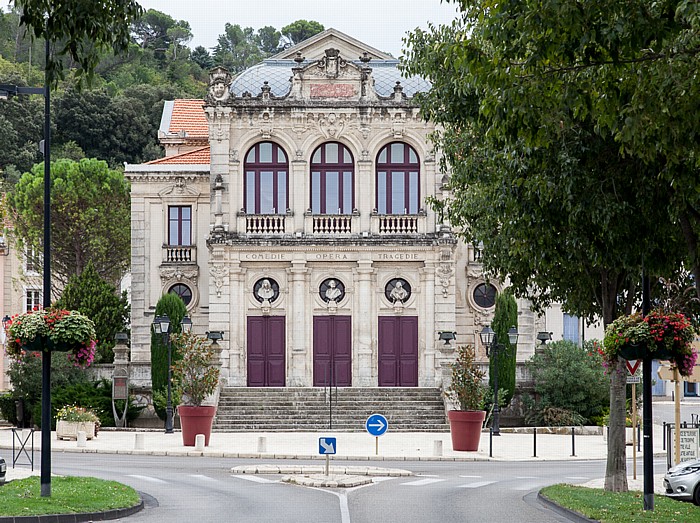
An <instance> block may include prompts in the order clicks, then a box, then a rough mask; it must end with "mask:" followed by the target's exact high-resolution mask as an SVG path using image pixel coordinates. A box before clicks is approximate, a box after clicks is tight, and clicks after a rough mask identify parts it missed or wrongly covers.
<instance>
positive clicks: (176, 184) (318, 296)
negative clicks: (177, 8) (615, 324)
mask: <svg viewBox="0 0 700 523" xmlns="http://www.w3.org/2000/svg"><path fill="white" fill-rule="evenodd" d="M396 66H397V62H396V61H395V60H393V59H391V57H389V56H386V55H383V54H382V53H380V52H379V51H377V50H375V49H372V48H369V47H367V46H364V45H363V44H361V43H360V42H357V41H356V40H354V39H352V38H350V37H347V36H346V35H343V34H342V33H339V32H337V31H334V30H328V31H325V32H324V33H322V34H321V35H317V36H316V37H314V38H312V39H310V40H309V41H307V42H304V43H302V44H300V45H299V46H296V47H294V48H292V49H290V50H288V51H285V53H282V54H281V55H279V56H277V57H273V59H272V60H268V61H266V62H264V63H263V64H261V65H259V66H255V67H253V68H251V69H250V70H248V71H245V72H243V73H241V75H239V76H238V77H236V78H235V79H234V78H232V77H231V75H230V74H229V73H228V72H227V71H226V70H224V69H221V68H217V69H214V70H212V72H211V78H210V88H209V92H208V94H207V97H206V100H205V101H203V102H202V104H201V106H200V104H192V101H187V102H188V106H189V107H190V108H192V107H195V109H194V111H195V112H196V111H199V117H200V118H201V116H202V115H204V117H205V118H206V123H207V127H208V146H209V149H208V153H209V156H208V159H207V160H208V161H206V162H202V161H199V160H194V159H193V158H195V156H194V155H196V154H199V155H200V157H201V154H203V153H205V152H207V151H204V150H200V149H198V147H201V145H202V144H201V137H200V136H191V137H188V131H187V129H186V128H185V129H182V130H180V129H178V128H177V127H174V126H173V124H172V122H173V119H174V118H175V117H176V115H175V112H172V111H176V110H177V108H178V107H180V106H183V105H178V101H175V103H174V104H171V105H169V106H166V109H168V108H169V109H168V110H170V111H171V114H167V115H166V116H167V118H166V117H164V122H165V123H166V125H164V126H162V128H161V132H160V134H159V135H160V137H161V141H162V142H163V143H164V144H165V145H166V146H167V148H168V151H170V152H169V153H168V154H169V156H166V158H164V159H161V160H158V161H155V162H151V163H149V164H144V165H128V166H127V168H126V175H127V176H128V178H129V179H130V181H131V184H132V292H131V296H132V361H133V362H147V361H148V360H149V359H150V352H149V343H150V324H151V322H152V320H153V311H154V309H155V305H156V302H157V301H158V299H159V297H160V296H161V295H162V294H163V293H164V292H169V291H171V290H173V289H174V288H177V289H178V290H179V291H182V290H183V286H184V287H186V289H185V292H186V293H187V292H188V291H187V290H189V294H191V296H189V294H188V300H189V303H188V311H189V314H190V316H191V317H192V321H193V323H194V326H195V327H194V328H195V331H196V332H200V333H202V334H203V333H204V332H205V331H223V332H224V339H223V341H222V342H221V345H222V347H223V351H222V356H221V357H222V375H223V377H224V378H225V380H226V381H227V383H228V384H230V385H237V386H246V385H250V386H253V385H273V384H279V383H278V382H279V381H280V380H281V384H282V385H286V386H313V385H316V386H319V385H321V384H323V383H327V382H328V381H331V380H335V382H336V383H338V384H339V385H343V383H339V381H342V380H346V381H347V383H345V384H346V385H350V386H356V387H369V386H377V385H409V386H443V385H444V383H445V379H446V377H447V376H448V375H449V364H450V363H451V361H452V360H453V351H454V343H455V342H452V345H446V344H444V343H442V342H441V341H439V339H438V337H439V333H440V332H441V331H450V332H456V334H457V343H460V344H463V343H471V344H474V345H475V346H477V347H479V351H480V354H481V355H482V357H483V358H484V359H485V353H484V350H483V348H482V347H481V346H480V344H479V342H478V332H479V331H480V330H481V329H482V328H483V327H484V326H485V325H488V324H489V323H490V320H491V317H492V314H493V306H492V301H491V300H492V298H493V293H494V292H497V291H500V290H501V288H502V286H501V285H500V284H498V283H494V282H491V283H489V282H486V281H485V280H484V277H483V275H482V273H481V266H480V264H479V252H478V250H477V249H475V248H474V247H473V246H471V245H466V244H464V243H462V242H460V241H458V239H457V238H456V236H455V235H454V233H453V231H452V230H451V229H450V227H449V226H447V225H446V224H444V223H441V222H440V219H439V217H438V216H437V215H436V214H435V213H434V212H433V211H432V210H431V209H430V206H429V205H428V204H427V203H426V198H428V199H429V198H434V199H436V200H441V199H443V198H445V197H446V196H447V194H446V192H445V188H444V182H445V181H446V179H445V178H443V175H442V174H441V173H439V168H438V162H439V157H438V156H436V154H435V152H434V150H433V146H432V144H431V142H430V141H429V135H430V133H431V132H432V131H433V130H434V126H433V125H431V124H430V123H427V122H425V121H423V120H422V118H421V117H420V114H419V111H418V108H417V106H416V104H415V103H414V101H413V95H414V94H415V92H416V91H418V90H421V89H425V88H427V84H426V82H425V81H423V80H421V79H415V78H413V79H411V78H408V79H404V78H401V76H400V73H399V72H398V70H397V68H396ZM257 81H259V83H258V85H257V89H259V91H258V92H257V93H256V94H252V93H251V90H250V89H249V87H250V86H251V85H254V82H257ZM197 106H200V107H201V108H197ZM168 125H169V127H168ZM188 140H189V141H188ZM188 155H189V156H188ZM400 155H403V156H401V159H400V160H399V159H398V158H399V156H400ZM188 158H191V160H188ZM180 208H186V210H185V211H184V212H185V213H187V216H188V217H189V218H187V220H186V222H187V223H186V226H187V227H191V234H189V236H188V237H187V238H186V241H180V242H177V243H173V236H172V234H173V227H182V224H183V223H184V222H182V221H178V220H181V217H179V218H177V217H176V218H173V216H175V215H176V214H177V213H178V212H180V211H178V210H177V209H180ZM187 209H189V210H187ZM173 213H174V214H173ZM178 216H179V215H178ZM178 224H179V225H178ZM178 285H179V286H178ZM519 308H520V310H521V313H520V319H519V329H520V333H521V337H520V341H519V344H518V345H519V347H518V359H519V360H520V361H524V360H525V359H527V358H529V356H530V355H531V354H532V353H533V351H534V344H535V336H536V332H537V331H538V330H542V329H543V321H542V319H540V320H537V319H536V318H535V317H534V316H533V315H532V314H531V313H530V312H529V311H528V307H527V303H526V302H522V303H519ZM325 369H329V370H328V371H326V370H325ZM333 372H334V373H335V377H333V378H332V377H331V376H332V374H331V373H333ZM323 374H325V375H323ZM275 380H277V381H275Z"/></svg>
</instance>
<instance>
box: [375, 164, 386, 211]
mask: <svg viewBox="0 0 700 523" xmlns="http://www.w3.org/2000/svg"><path fill="white" fill-rule="evenodd" d="M377 212H378V213H379V214H386V172H384V171H380V172H379V173H378V176H377Z"/></svg>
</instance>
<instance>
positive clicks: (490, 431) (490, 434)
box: [489, 427, 493, 458]
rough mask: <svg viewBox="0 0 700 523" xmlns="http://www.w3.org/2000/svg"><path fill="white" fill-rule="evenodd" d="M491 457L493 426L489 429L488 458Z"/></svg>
mask: <svg viewBox="0 0 700 523" xmlns="http://www.w3.org/2000/svg"><path fill="white" fill-rule="evenodd" d="M492 457H493V427H491V428H490V429H489V458H492Z"/></svg>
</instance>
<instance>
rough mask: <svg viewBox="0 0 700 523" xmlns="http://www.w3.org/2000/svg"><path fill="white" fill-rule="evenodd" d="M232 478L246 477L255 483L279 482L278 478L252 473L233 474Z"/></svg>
mask: <svg viewBox="0 0 700 523" xmlns="http://www.w3.org/2000/svg"><path fill="white" fill-rule="evenodd" d="M231 477H232V478H237V479H245V480H246V481H252V482H254V483H279V480H277V479H267V478H261V477H260V476H252V475H251V474H231Z"/></svg>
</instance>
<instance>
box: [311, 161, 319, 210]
mask: <svg viewBox="0 0 700 523" xmlns="http://www.w3.org/2000/svg"><path fill="white" fill-rule="evenodd" d="M311 212H312V213H314V214H321V173H320V172H318V171H316V172H312V173H311Z"/></svg>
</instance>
